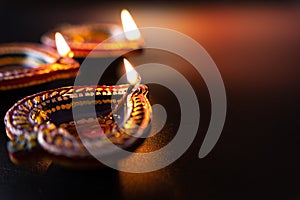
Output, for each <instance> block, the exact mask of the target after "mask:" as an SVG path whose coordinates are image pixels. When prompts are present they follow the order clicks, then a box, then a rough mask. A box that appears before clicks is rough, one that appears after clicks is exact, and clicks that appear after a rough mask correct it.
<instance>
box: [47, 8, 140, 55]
mask: <svg viewBox="0 0 300 200" xmlns="http://www.w3.org/2000/svg"><path fill="white" fill-rule="evenodd" d="M121 21H122V27H121V26H120V25H118V24H107V23H91V24H80V25H63V26H61V27H57V28H55V29H54V30H52V31H49V32H47V33H45V34H44V35H43V36H42V37H41V42H42V43H43V44H45V45H47V46H50V47H53V48H55V39H54V38H55V37H54V34H55V32H60V33H62V35H63V36H64V38H65V39H66V41H67V43H68V44H69V46H70V48H71V50H72V52H74V57H75V58H76V59H83V58H85V57H86V56H87V55H89V57H111V56H115V55H120V54H122V52H127V51H128V50H135V49H139V48H141V47H142V46H143V43H144V41H143V38H142V37H141V34H140V32H139V31H138V28H137V25H136V24H135V22H134V20H133V18H132V16H131V14H130V13H129V12H128V10H125V9H124V10H122V12H121ZM133 30H134V31H133ZM111 36H113V38H114V39H108V38H110V37H111ZM99 43H101V46H98V44H99ZM92 50H93V51H92Z"/></svg>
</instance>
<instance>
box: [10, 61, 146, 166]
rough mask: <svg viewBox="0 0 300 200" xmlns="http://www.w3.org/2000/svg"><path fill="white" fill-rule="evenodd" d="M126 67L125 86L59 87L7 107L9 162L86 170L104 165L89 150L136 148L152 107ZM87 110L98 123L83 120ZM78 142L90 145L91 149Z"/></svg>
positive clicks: (130, 70) (134, 76)
mask: <svg viewBox="0 0 300 200" xmlns="http://www.w3.org/2000/svg"><path fill="white" fill-rule="evenodd" d="M124 62H125V65H126V70H127V71H126V75H127V80H128V84H122V85H113V86H70V87H63V88H58V89H54V90H49V91H43V92H40V93H37V94H34V95H31V96H27V97H25V98H23V99H21V100H20V101H18V102H17V103H16V104H15V105H14V106H13V107H11V108H10V109H9V110H8V112H7V113H6V116H5V125H6V133H7V136H8V137H9V139H10V141H9V142H8V145H7V147H8V152H9V155H10V158H11V160H12V161H13V162H14V163H16V164H22V163H32V162H37V161H38V160H42V159H45V158H46V159H50V160H52V161H53V162H54V163H56V164H60V165H63V166H67V167H72V168H90V167H99V166H103V165H101V163H99V162H98V160H96V159H95V158H94V157H93V156H92V155H91V154H90V153H89V151H88V150H87V149H90V148H96V150H99V151H107V152H108V155H111V156H113V153H115V152H110V151H108V148H109V147H108V146H107V145H106V141H107V140H110V141H111V142H112V143H113V144H115V145H117V146H118V147H120V148H122V149H125V150H128V149H132V148H134V146H135V145H136V144H138V143H139V139H138V138H139V137H140V136H141V135H142V134H145V133H146V134H147V130H148V129H147V127H148V125H149V123H150V120H151V106H150V103H149V101H148V99H147V93H148V89H147V86H145V85H143V84H140V81H141V79H140V76H139V75H138V73H137V72H136V71H135V70H134V68H132V66H131V65H130V63H129V62H128V61H127V60H124ZM87 106H94V108H95V111H96V118H91V117H85V116H89V115H86V114H88V113H85V112H86V108H87ZM74 107H76V109H79V110H80V111H81V113H82V117H81V118H80V119H75V118H73V115H72V109H74ZM124 108H125V109H124ZM74 119H75V120H74ZM99 126H100V127H101V129H99ZM78 129H80V130H81V132H80V137H79V135H78V133H77V130H78ZM99 130H100V131H99ZM132 130H134V131H132ZM82 139H84V140H85V141H89V142H88V145H89V148H87V147H86V146H85V145H84V144H83V142H82Z"/></svg>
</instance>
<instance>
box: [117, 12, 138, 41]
mask: <svg viewBox="0 0 300 200" xmlns="http://www.w3.org/2000/svg"><path fill="white" fill-rule="evenodd" d="M121 20H122V25H123V31H124V34H125V38H126V39H128V40H138V39H140V37H141V33H140V31H139V29H138V27H137V25H136V23H135V22H134V20H133V18H132V16H131V14H130V13H129V11H128V10H126V9H123V10H122V12H121Z"/></svg>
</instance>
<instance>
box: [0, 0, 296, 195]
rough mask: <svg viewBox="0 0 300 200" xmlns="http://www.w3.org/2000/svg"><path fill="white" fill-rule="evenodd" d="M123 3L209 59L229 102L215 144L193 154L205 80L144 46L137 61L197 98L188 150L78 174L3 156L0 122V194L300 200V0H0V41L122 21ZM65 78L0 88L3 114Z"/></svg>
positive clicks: (162, 98) (169, 132)
mask: <svg viewBox="0 0 300 200" xmlns="http://www.w3.org/2000/svg"><path fill="white" fill-rule="evenodd" d="M123 8H127V9H129V10H130V11H131V13H132V15H133V16H134V18H135V20H136V22H137V24H138V25H139V26H140V27H147V26H158V27H165V28H171V29H175V30H178V31H180V32H182V33H185V34H187V35H188V36H190V37H192V38H194V39H195V40H196V41H198V42H199V43H200V44H201V45H202V46H203V47H204V48H205V49H206V50H207V52H208V53H209V54H210V55H211V57H212V58H213V60H214V61H215V63H216V65H217V66H218V68H219V71H220V73H221V75H222V77H223V80H224V84H225V87H226V92H227V101H228V112H227V118H226V123H225V127H224V130H223V132H222V135H221V137H220V139H219V141H218V143H217V145H216V146H215V147H214V149H213V150H212V152H211V153H210V154H209V155H208V156H206V157H205V158H203V159H199V158H198V151H199V149H200V146H201V144H202V140H203V138H204V136H205V131H206V129H207V126H208V123H209V116H210V103H209V96H208V93H207V89H206V86H205V83H204V82H203V80H202V78H201V76H200V75H199V76H198V75H194V74H195V73H193V72H194V71H193V69H192V67H191V66H190V65H189V64H188V63H186V62H185V61H183V60H181V59H179V58H177V57H176V56H174V55H171V54H169V53H166V52H161V51H155V50H147V51H144V52H143V53H141V54H138V55H136V56H135V57H134V58H133V59H135V64H141V63H146V62H150V61H151V62H153V61H156V62H159V63H164V64H168V65H169V66H171V67H174V68H176V69H178V70H179V71H180V72H181V73H182V74H183V75H185V77H186V78H187V79H188V80H189V81H190V83H191V84H192V85H193V88H194V89H195V92H196V94H197V96H198V100H199V104H200V109H201V122H200V127H199V131H198V135H197V137H196V138H195V140H194V142H193V144H192V146H191V147H190V148H189V149H188V150H187V152H186V153H185V154H184V155H183V156H182V157H181V158H180V159H178V160H177V161H176V162H174V163H173V164H171V165H170V166H168V167H166V168H164V169H161V170H158V171H155V172H151V173H145V174H131V173H124V172H118V171H116V170H112V169H101V170H93V171H78V170H75V171H74V170H69V169H64V168H61V167H59V166H57V165H50V166H47V165H35V166H32V167H20V166H15V165H13V164H12V163H11V162H10V161H9V158H8V155H7V151H6V142H7V138H6V136H5V130H4V124H3V122H1V125H0V127H1V130H0V131H1V135H0V142H1V146H0V198H1V199H5V200H6V199H21V198H23V199H52V198H58V199H62V198H71V197H81V198H87V196H94V198H96V199H103V198H105V199H106V198H111V199H117V198H120V199H188V198H191V197H193V199H299V198H300V184H299V179H300V173H299V169H300V164H299V152H300V151H299V150H300V145H299V143H300V136H299V129H298V126H299V124H300V123H299V122H300V120H299V111H300V109H299V100H300V99H299V89H300V86H299V72H300V66H299V65H300V59H299V52H300V20H299V19H300V5H299V4H298V3H297V2H296V1H289V2H285V3H281V2H280V1H269V2H267V3H259V2H255V1H254V2H253V1H247V2H245V3H235V2H231V1H215V2H213V3H202V2H201V3H195V2H192V1H184V2H175V3H173V2H172V3H170V2H167V1H163V2H159V1H152V2H140V1H122V2H115V3H114V2H112V3H103V2H100V1H96V0H89V1H82V2H75V1H63V2H60V1H23V2H15V1H1V2H0V19H1V29H0V30H1V31H0V42H1V43H4V42H16V41H21V42H23V41H28V42H39V39H40V37H41V35H42V34H43V33H45V32H46V31H48V30H50V29H52V28H54V27H55V26H56V25H59V24H64V23H74V24H77V23H85V22H103V21H105V22H116V23H120V19H119V13H120V11H121V9H123ZM65 84H69V82H64V81H60V82H55V83H51V84H47V85H43V86H38V87H31V88H27V89H21V90H14V91H9V92H1V96H0V97H1V116H2V117H1V118H3V117H4V115H5V112H6V111H7V109H9V108H10V107H11V106H12V105H13V104H14V103H15V102H16V101H17V100H18V99H20V98H22V97H24V96H26V95H29V94H32V93H35V92H37V91H40V90H44V89H48V88H55V87H58V86H61V85H65ZM170 97H172V94H170V93H169V92H168V91H166V90H164V89H163V88H161V87H159V86H155V85H151V86H150V100H151V102H152V103H162V104H166V106H167V107H168V108H169V110H170V112H172V108H175V106H176V102H175V101H171V100H170V102H168V101H167V100H169V99H170ZM175 110H176V109H175ZM173 112H174V111H173ZM169 114H170V113H169ZM172 116H173V117H172ZM154 117H155V116H154ZM177 122H178V119H177V117H176V115H175V116H174V115H172V113H171V114H170V117H168V123H167V124H166V126H165V128H164V129H163V130H162V131H161V133H160V134H159V135H158V137H156V138H152V139H149V140H146V141H145V142H144V144H143V145H142V146H141V147H140V148H139V149H138V151H143V150H145V149H146V150H149V149H150V150H154V149H156V148H157V147H161V146H163V145H164V143H167V142H168V141H169V140H170V139H171V138H172V137H173V136H174V134H176V126H177ZM153 162H155V161H153Z"/></svg>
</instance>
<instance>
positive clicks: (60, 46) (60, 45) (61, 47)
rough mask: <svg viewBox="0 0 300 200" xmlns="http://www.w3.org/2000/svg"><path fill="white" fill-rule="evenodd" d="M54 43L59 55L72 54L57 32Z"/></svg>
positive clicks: (71, 55) (70, 55)
mask: <svg viewBox="0 0 300 200" xmlns="http://www.w3.org/2000/svg"><path fill="white" fill-rule="evenodd" d="M55 43H56V48H57V51H58V53H59V55H60V56H61V57H67V56H69V57H73V56H74V54H73V52H72V51H71V49H70V47H69V45H68V44H67V42H66V40H65V39H64V37H63V36H62V34H60V33H59V32H56V33H55Z"/></svg>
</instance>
